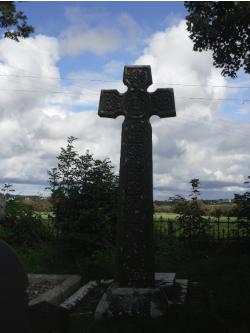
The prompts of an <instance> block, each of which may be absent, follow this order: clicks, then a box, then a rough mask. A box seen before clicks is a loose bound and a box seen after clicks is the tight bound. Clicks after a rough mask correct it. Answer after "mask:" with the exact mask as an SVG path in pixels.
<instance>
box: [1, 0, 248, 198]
mask: <svg viewBox="0 0 250 333" xmlns="http://www.w3.org/2000/svg"><path fill="white" fill-rule="evenodd" d="M17 8H18V9H22V10H23V11H24V12H25V14H26V15H27V16H28V21H29V23H30V24H32V25H33V26H34V27H35V34H33V35H32V37H30V38H29V39H26V40H21V41H20V43H15V42H14V41H10V40H6V39H3V38H1V39H0V101H1V108H0V139H1V141H2V142H5V145H4V147H3V149H2V151H1V152H0V161H1V164H0V182H1V183H5V182H9V183H12V184H15V187H16V189H17V192H19V193H23V194H40V193H42V192H43V191H44V188H45V186H46V182H47V180H48V175H47V171H48V170H49V169H50V168H52V167H54V166H56V163H57V162H56V156H57V155H58V153H59V151H60V147H63V146H65V145H66V140H67V137H68V136H71V135H73V136H75V137H78V138H79V140H78V142H77V149H78V150H79V152H80V153H84V152H85V151H86V149H89V150H90V151H91V152H92V153H93V154H94V155H95V157H98V158H106V157H109V158H110V159H111V161H112V162H113V163H114V165H115V168H116V172H118V169H119V154H120V134H121V123H122V119H120V118H119V119H116V120H108V119H100V118H98V116H97V109H98V102H99V95H100V90H101V89H109V88H114V89H118V90H119V91H120V92H124V91H125V87H124V85H123V84H122V82H121V79H122V73H123V67H124V65H128V64H144V65H151V68H152V75H153V81H154V85H153V86H152V87H151V88H150V90H154V89H156V88H160V87H163V88H164V87H173V88H174V93H175V101H176V111H177V117H176V118H174V119H167V120H163V119H158V118H157V117H152V119H151V123H152V127H153V151H154V155H153V161H154V197H155V199H162V200H164V199H167V198H168V197H169V196H172V195H174V194H187V193H188V192H189V190H190V185H189V181H190V179H191V178H200V181H201V186H202V188H201V190H202V191H201V192H202V195H203V197H204V198H223V197H227V198H232V197H233V195H234V193H237V192H240V191H244V190H245V188H244V186H243V185H242V183H243V182H244V179H246V177H247V176H248V175H249V173H250V172H249V163H250V148H249V145H248V133H249V130H250V103H249V101H245V100H249V87H250V79H249V75H246V74H244V73H243V72H240V73H239V77H238V78H237V79H235V80H232V79H228V78H224V77H222V76H221V74H220V70H219V69H216V68H215V67H214V66H213V60H212V55H211V52H202V53H196V52H193V51H192V42H191V40H190V39H189V38H188V33H187V31H186V24H185V16H186V10H185V7H184V4H183V2H179V1H176V2H174V1H169V2H166V1H165V2H164V1H161V2H157V1H154V2H144V1H140V2H135V1H134V2H132V1H130V2H122V1H120V2H115V1H114V2H113V1H111V2H106V1H101V2H84V1H83V2H77V1H76V2H67V1H65V2H61V1H58V2H21V3H17ZM230 87H240V88H238V89H237V88H230ZM243 87H248V88H246V89H245V88H243Z"/></svg>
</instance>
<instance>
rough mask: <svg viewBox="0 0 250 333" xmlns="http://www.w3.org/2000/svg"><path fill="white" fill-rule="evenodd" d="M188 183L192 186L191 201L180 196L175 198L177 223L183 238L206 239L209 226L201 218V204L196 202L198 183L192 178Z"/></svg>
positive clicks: (197, 180)
mask: <svg viewBox="0 0 250 333" xmlns="http://www.w3.org/2000/svg"><path fill="white" fill-rule="evenodd" d="M189 183H190V184H191V186H192V191H191V194H190V196H191V200H186V199H184V198H183V197H181V196H177V197H175V198H177V202H176V213H178V214H179V216H178V217H177V223H178V224H179V226H180V229H181V233H182V235H183V237H184V238H190V237H192V238H194V237H197V238H200V237H207V236H208V229H209V225H208V221H207V219H205V218H204V217H203V215H204V209H203V208H202V203H201V201H200V200H198V196H199V195H200V191H199V186H200V181H199V179H196V178H194V179H191V181H190V182H189Z"/></svg>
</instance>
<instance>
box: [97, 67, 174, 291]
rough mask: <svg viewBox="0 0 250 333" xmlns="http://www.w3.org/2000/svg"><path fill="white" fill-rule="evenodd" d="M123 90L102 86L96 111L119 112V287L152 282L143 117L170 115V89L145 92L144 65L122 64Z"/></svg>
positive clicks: (148, 151)
mask: <svg viewBox="0 0 250 333" xmlns="http://www.w3.org/2000/svg"><path fill="white" fill-rule="evenodd" d="M123 83H124V84H125V85H126V86H127V87H128V90H127V91H126V92H125V93H124V94H120V93H119V92H118V91H117V90H102V91H101V96H100V103H99V110H98V114H99V116H100V117H107V118H116V117H117V116H120V115H124V116H125V120H124V122H123V125H122V142H121V157H120V185H119V186H120V193H119V212H118V214H119V215H118V230H117V268H116V282H117V283H118V285H119V286H120V287H141V288H143V287H153V286H154V251H153V246H154V245H153V180H152V174H153V172H152V128H151V124H150V122H149V118H150V117H151V116H152V115H157V116H159V117H161V118H165V117H175V116H176V113H175V103H174V93H173V89H157V90H156V91H155V92H153V93H149V92H147V88H148V87H149V86H150V85H151V84H152V76H151V68H150V66H125V67H124V75H123Z"/></svg>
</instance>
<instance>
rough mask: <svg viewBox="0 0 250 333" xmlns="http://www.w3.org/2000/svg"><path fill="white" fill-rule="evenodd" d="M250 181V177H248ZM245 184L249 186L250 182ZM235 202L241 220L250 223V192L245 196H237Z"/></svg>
mask: <svg viewBox="0 0 250 333" xmlns="http://www.w3.org/2000/svg"><path fill="white" fill-rule="evenodd" d="M248 179H250V176H248ZM244 183H245V184H249V181H245V182H244ZM234 202H235V204H236V215H237V217H238V218H240V219H246V220H247V221H250V192H248V191H247V192H245V193H244V194H235V195H234Z"/></svg>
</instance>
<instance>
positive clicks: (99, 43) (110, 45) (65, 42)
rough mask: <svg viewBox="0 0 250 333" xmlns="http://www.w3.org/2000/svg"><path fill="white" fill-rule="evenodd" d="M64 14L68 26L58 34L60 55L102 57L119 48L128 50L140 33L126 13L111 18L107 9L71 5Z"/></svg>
mask: <svg viewBox="0 0 250 333" xmlns="http://www.w3.org/2000/svg"><path fill="white" fill-rule="evenodd" d="M65 16H66V18H67V19H68V21H69V25H68V27H67V28H66V29H65V30H64V31H63V32H62V33H61V34H60V36H59V43H60V50H61V54H62V55H71V56H72V55H79V54H83V53H86V52H91V53H93V54H95V55H97V56H102V55H105V54H108V53H112V52H114V51H117V50H118V49H121V48H123V50H124V51H129V52H131V51H134V50H136V47H137V44H138V42H139V40H140V36H141V34H142V29H141V28H140V26H139V25H138V24H137V22H136V21H135V20H134V18H133V17H132V16H131V15H129V14H128V13H126V12H123V13H121V14H118V15H116V16H115V17H114V15H111V14H110V13H108V12H106V11H101V10H99V11H98V12H97V11H90V10H88V9H85V11H84V12H83V11H82V10H81V9H80V8H79V7H75V6H74V7H68V8H66V11H65ZM111 21H112V22H113V23H112V24H110V22H111Z"/></svg>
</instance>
